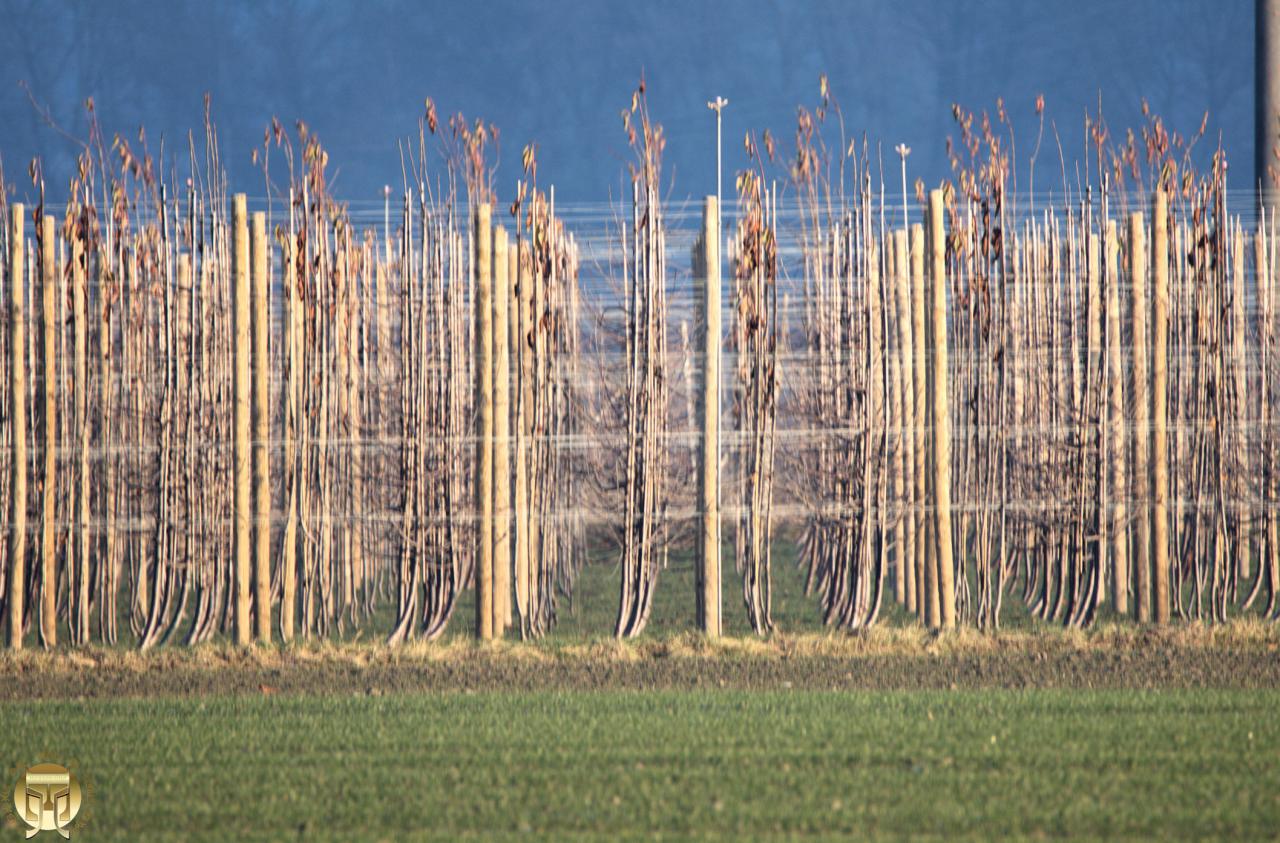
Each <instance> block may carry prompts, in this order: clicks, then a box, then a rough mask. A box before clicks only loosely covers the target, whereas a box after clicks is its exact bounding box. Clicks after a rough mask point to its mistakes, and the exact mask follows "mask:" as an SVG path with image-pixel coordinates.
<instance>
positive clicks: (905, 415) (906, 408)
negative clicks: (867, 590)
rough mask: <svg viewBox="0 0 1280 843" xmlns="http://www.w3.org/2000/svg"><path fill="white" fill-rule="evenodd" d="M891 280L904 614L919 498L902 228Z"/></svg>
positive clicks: (912, 578) (911, 591)
mask: <svg viewBox="0 0 1280 843" xmlns="http://www.w3.org/2000/svg"><path fill="white" fill-rule="evenodd" d="M893 252H894V255H895V259H894V265H893V268H894V278H893V287H894V295H895V303H896V305H897V328H898V358H899V361H900V362H899V370H900V373H901V374H900V377H901V380H902V387H901V388H902V396H901V399H902V414H901V417H900V418H901V431H900V437H899V438H900V443H899V450H900V451H901V453H902V457H903V459H902V473H903V474H902V476H903V497H904V502H905V504H906V508H905V510H904V511H903V513H902V520H903V522H904V523H905V530H904V533H905V537H904V544H903V546H902V547H900V548H898V564H899V566H900V567H902V568H905V571H904V574H905V577H904V589H905V592H906V593H905V595H904V598H905V603H906V608H907V611H908V612H911V613H913V614H914V613H915V612H916V611H917V609H918V606H919V604H918V603H917V597H918V596H919V590H920V589H919V586H918V585H917V584H916V575H917V573H918V572H917V570H916V559H917V552H916V544H917V541H918V540H919V539H918V536H917V532H918V531H917V525H918V522H919V517H918V515H917V510H918V509H919V504H920V498H919V497H917V494H916V484H917V479H916V427H917V425H916V380H917V374H916V368H915V357H916V354H915V335H914V332H913V331H912V327H913V326H912V319H911V276H910V272H909V259H908V258H909V250H908V246H907V231H906V229H902V230H900V231H896V232H894V235H893Z"/></svg>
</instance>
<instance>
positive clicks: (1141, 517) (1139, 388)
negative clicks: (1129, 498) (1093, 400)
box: [1117, 211, 1151, 623]
mask: <svg viewBox="0 0 1280 843" xmlns="http://www.w3.org/2000/svg"><path fill="white" fill-rule="evenodd" d="M1129 280H1130V283H1131V285H1132V293H1133V307H1132V310H1131V312H1132V322H1133V506H1134V513H1133V515H1134V525H1133V529H1134V541H1133V549H1134V554H1133V575H1134V576H1133V592H1134V596H1135V598H1136V599H1135V600H1134V602H1135V603H1136V604H1137V613H1138V622H1139V623H1150V621H1151V499H1150V486H1151V483H1150V478H1149V477H1148V471H1149V464H1150V453H1151V414H1150V412H1149V410H1150V401H1151V395H1150V389H1149V381H1150V377H1151V375H1150V367H1149V366H1148V355H1147V241H1146V226H1145V223H1144V222H1143V218H1142V213H1141V212H1140V211H1135V212H1134V213H1132V214H1130V215H1129ZM1117 606H1118V604H1117Z"/></svg>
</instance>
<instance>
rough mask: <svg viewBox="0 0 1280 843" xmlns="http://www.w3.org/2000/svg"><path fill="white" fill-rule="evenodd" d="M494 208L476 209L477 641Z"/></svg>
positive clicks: (487, 547)
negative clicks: (492, 219) (491, 220)
mask: <svg viewBox="0 0 1280 843" xmlns="http://www.w3.org/2000/svg"><path fill="white" fill-rule="evenodd" d="M492 213H493V211H492V208H491V207H490V205H489V204H488V203H487V202H486V203H484V204H481V205H479V206H477V207H476V210H475V219H474V224H475V230H474V232H473V235H472V238H471V242H472V248H473V249H475V255H474V256H473V260H472V267H473V270H472V271H473V272H474V273H475V291H476V322H477V325H476V333H475V335H476V380H477V381H478V383H477V384H476V473H477V477H476V502H477V506H476V510H477V511H476V516H477V525H476V526H477V528H478V529H477V536H476V543H477V550H476V560H477V561H476V636H477V637H478V638H480V639H481V640H482V641H488V640H491V639H492V638H493V636H494V626H493V618H494V605H493V604H494V600H493V275H492V271H493V261H492V258H493V234H492V232H491V230H490V229H491V226H490V222H489V221H490V218H491V216H492Z"/></svg>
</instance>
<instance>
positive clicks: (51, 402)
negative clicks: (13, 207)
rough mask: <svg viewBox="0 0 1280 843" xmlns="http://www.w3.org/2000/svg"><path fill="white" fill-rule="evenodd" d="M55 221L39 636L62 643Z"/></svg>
mask: <svg viewBox="0 0 1280 843" xmlns="http://www.w3.org/2000/svg"><path fill="white" fill-rule="evenodd" d="M57 238H58V231H57V221H56V220H55V219H54V218H53V215H52V214H45V215H44V216H42V217H41V218H40V321H41V323H42V326H43V336H42V339H43V342H42V343H41V348H40V351H41V358H42V363H43V365H42V367H41V368H42V372H41V374H42V375H43V378H42V380H41V394H42V397H43V399H44V401H43V406H44V414H43V419H42V422H43V426H44V476H43V478H41V482H42V484H43V485H42V488H41V498H42V501H41V505H40V641H41V643H42V644H43V645H44V646H45V647H46V648H51V647H55V646H57V644H58V510H57V507H58V360H57V354H58V287H59V284H58V272H57V262H56V261H55V260H54V250H55V248H56V245H57Z"/></svg>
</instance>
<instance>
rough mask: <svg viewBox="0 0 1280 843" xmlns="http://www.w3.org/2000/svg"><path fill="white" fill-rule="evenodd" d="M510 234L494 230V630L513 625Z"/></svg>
mask: <svg viewBox="0 0 1280 843" xmlns="http://www.w3.org/2000/svg"><path fill="white" fill-rule="evenodd" d="M508 245H509V244H508V240H507V230H506V229H505V228H503V227H502V226H498V227H497V228H495V229H494V230H493V630H494V634H495V635H501V634H502V633H503V632H505V631H506V629H507V627H509V626H510V625H511V567H512V563H513V561H514V560H513V558H512V555H511V446H510V441H511V440H510V437H511V361H510V353H511V348H510V343H509V339H510V328H509V327H508V325H507V321H508V319H509V318H510V315H509V313H508V310H509V307H508V304H507V303H508V300H509V296H510V293H509V291H508V289H507V287H508V285H509V280H508V278H507V276H508V274H509V273H510V258H509V257H508V252H509V251H510V250H509V249H508Z"/></svg>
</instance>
